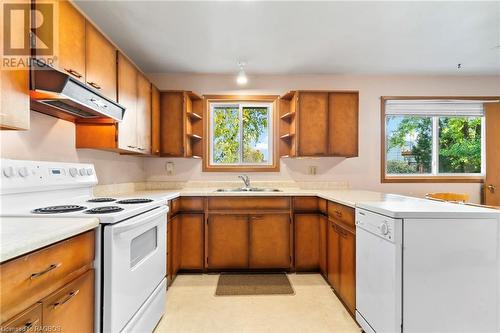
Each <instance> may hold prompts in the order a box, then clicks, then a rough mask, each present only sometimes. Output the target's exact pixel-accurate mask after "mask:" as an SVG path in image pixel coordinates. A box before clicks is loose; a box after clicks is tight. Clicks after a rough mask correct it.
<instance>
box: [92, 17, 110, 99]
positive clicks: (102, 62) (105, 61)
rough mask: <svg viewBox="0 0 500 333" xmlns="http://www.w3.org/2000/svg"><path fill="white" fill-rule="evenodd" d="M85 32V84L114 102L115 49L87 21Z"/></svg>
mask: <svg viewBox="0 0 500 333" xmlns="http://www.w3.org/2000/svg"><path fill="white" fill-rule="evenodd" d="M85 32H86V33H85V35H86V39H85V40H86V48H85V50H86V56H85V72H86V73H85V80H86V83H87V84H88V85H90V86H91V87H93V88H94V89H96V90H97V91H99V92H100V93H101V94H103V95H104V96H106V97H108V98H110V99H112V100H114V101H116V87H117V82H116V71H117V68H116V67H117V66H116V48H115V47H114V46H113V44H111V42H110V41H108V40H107V39H106V37H104V36H103V35H102V34H101V33H100V32H99V31H98V30H97V29H96V28H95V27H94V26H93V25H92V24H91V23H90V22H88V21H87V22H86V25H85Z"/></svg>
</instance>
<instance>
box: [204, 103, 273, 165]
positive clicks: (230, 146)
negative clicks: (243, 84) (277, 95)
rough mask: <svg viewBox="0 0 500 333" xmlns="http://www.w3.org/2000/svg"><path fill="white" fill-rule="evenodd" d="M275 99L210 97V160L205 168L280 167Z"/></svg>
mask: <svg viewBox="0 0 500 333" xmlns="http://www.w3.org/2000/svg"><path fill="white" fill-rule="evenodd" d="M273 100H274V98H273ZM273 100H268V99H265V100H259V99H254V98H252V99H250V100H230V99H220V98H219V99H216V100H214V99H212V100H210V99H209V100H208V111H209V124H208V130H209V134H210V135H209V140H208V141H209V142H208V151H209V154H208V156H209V163H208V165H206V166H205V171H211V170H213V171H271V170H270V169H276V168H277V158H276V154H275V151H276V149H275V142H274V128H275V121H274V103H273ZM207 169H208V170H207Z"/></svg>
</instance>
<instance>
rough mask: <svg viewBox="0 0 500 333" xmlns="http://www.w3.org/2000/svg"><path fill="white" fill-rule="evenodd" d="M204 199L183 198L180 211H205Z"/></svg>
mask: <svg viewBox="0 0 500 333" xmlns="http://www.w3.org/2000/svg"><path fill="white" fill-rule="evenodd" d="M203 208H204V207H203V198H202V197H182V198H180V207H179V209H180V210H181V211H182V212H202V211H203Z"/></svg>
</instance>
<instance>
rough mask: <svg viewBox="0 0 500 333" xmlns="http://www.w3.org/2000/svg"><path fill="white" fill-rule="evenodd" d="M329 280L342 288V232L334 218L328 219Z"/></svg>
mask: <svg viewBox="0 0 500 333" xmlns="http://www.w3.org/2000/svg"><path fill="white" fill-rule="evenodd" d="M327 257H328V275H327V276H328V282H329V283H330V285H331V286H332V288H333V289H335V291H338V290H340V234H339V232H338V230H337V228H336V226H335V223H334V222H333V221H332V220H329V221H328V249H327Z"/></svg>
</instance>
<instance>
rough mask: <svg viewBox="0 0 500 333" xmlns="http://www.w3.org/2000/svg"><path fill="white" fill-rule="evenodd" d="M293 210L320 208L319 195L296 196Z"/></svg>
mask: <svg viewBox="0 0 500 333" xmlns="http://www.w3.org/2000/svg"><path fill="white" fill-rule="evenodd" d="M293 210H294V211H295V212H316V211H318V210H319V206H318V198H317V197H294V198H293Z"/></svg>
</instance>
